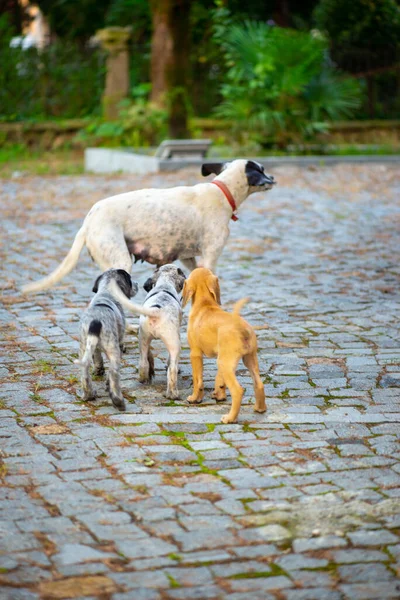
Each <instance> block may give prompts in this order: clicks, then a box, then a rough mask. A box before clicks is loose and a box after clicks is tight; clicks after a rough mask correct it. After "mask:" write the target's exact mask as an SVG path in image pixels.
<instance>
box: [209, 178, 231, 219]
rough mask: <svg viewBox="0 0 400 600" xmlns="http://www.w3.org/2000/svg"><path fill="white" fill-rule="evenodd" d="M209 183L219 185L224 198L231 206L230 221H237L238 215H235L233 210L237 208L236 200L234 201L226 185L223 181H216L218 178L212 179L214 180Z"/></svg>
mask: <svg viewBox="0 0 400 600" xmlns="http://www.w3.org/2000/svg"><path fill="white" fill-rule="evenodd" d="M210 183H213V184H214V185H216V186H217V187H219V189H220V190H221V192H222V193H223V194H224V196H225V198H226V199H227V200H228V202H229V204H230V205H231V207H232V211H233V215H232V217H231V219H232V221H237V220H238V217H237V216H236V215H235V212H236V210H237V207H236V202H235V199H234V197H233V196H232V194H231V193H230V191H229V190H228V188H227V186H226V185H225V184H224V183H222V181H218V179H214V181H210Z"/></svg>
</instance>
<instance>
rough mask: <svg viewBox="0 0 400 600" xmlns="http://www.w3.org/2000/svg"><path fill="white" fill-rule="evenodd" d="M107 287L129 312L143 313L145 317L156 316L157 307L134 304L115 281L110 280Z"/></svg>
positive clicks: (157, 313)
mask: <svg viewBox="0 0 400 600" xmlns="http://www.w3.org/2000/svg"><path fill="white" fill-rule="evenodd" d="M108 289H109V290H110V292H111V293H112V295H113V296H114V298H115V299H116V300H118V302H119V303H120V304H121V306H122V307H123V308H126V310H128V311H129V312H131V313H134V314H139V315H145V316H146V317H157V316H158V315H159V311H160V309H159V308H145V307H144V306H141V305H140V304H135V303H134V302H131V301H130V300H128V298H127V297H126V296H125V294H124V293H123V292H122V291H121V289H120V288H119V286H118V285H117V283H116V282H115V281H111V282H110V285H109V286H108Z"/></svg>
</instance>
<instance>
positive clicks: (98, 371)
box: [93, 366, 105, 377]
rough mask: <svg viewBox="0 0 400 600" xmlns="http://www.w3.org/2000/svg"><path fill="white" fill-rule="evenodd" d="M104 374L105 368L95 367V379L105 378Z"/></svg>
mask: <svg viewBox="0 0 400 600" xmlns="http://www.w3.org/2000/svg"><path fill="white" fill-rule="evenodd" d="M104 373H105V369H104V367H103V366H102V367H95V368H94V369H93V375H94V376H95V377H103V375H104Z"/></svg>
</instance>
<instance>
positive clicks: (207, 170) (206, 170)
mask: <svg viewBox="0 0 400 600" xmlns="http://www.w3.org/2000/svg"><path fill="white" fill-rule="evenodd" d="M223 168H224V163H205V164H204V165H202V166H201V174H202V175H203V177H207V175H211V173H214V175H219V174H220V173H221V171H222V169H223Z"/></svg>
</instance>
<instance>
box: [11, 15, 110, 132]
mask: <svg viewBox="0 0 400 600" xmlns="http://www.w3.org/2000/svg"><path fill="white" fill-rule="evenodd" d="M11 37H12V31H11V30H10V28H9V27H8V24H7V21H6V20H5V19H4V18H1V19H0V119H2V120H9V121H13V120H24V119H46V118H71V117H83V116H87V115H91V114H94V113H96V111H98V110H99V108H100V100H101V94H102V91H103V86H104V73H105V69H104V55H103V53H102V52H101V51H100V50H98V49H87V48H86V49H81V48H80V47H79V46H78V45H77V44H76V43H72V42H66V41H56V42H54V43H52V44H51V45H49V46H47V47H46V48H44V49H43V50H41V51H38V50H37V49H36V48H29V49H27V50H23V49H22V48H21V47H17V48H11V47H10V40H11Z"/></svg>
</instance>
